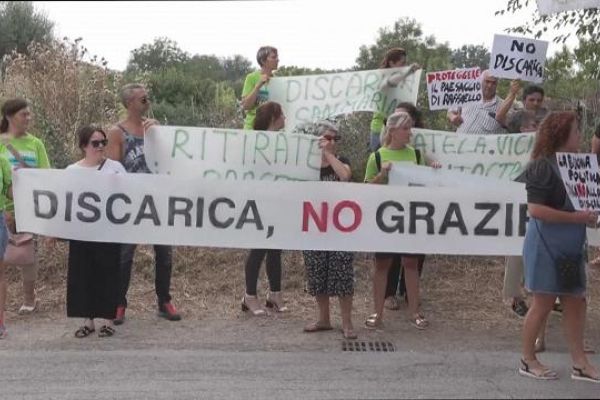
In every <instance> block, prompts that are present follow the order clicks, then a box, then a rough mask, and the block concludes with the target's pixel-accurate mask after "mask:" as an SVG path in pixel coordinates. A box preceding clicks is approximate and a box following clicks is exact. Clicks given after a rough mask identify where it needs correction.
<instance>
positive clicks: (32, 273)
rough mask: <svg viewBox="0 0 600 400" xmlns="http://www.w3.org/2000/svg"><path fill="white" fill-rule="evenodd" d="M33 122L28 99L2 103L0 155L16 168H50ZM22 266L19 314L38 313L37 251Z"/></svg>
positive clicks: (10, 218) (10, 223)
mask: <svg viewBox="0 0 600 400" xmlns="http://www.w3.org/2000/svg"><path fill="white" fill-rule="evenodd" d="M31 121H32V113H31V110H30V108H29V103H28V102H27V101H26V100H24V99H20V98H15V99H10V100H7V101H6V102H5V103H4V104H3V105H2V122H0V133H2V134H6V137H5V138H4V139H5V140H3V143H2V144H0V156H1V157H5V158H6V159H8V161H9V162H10V164H11V165H12V168H13V169H15V168H50V162H49V161H48V154H47V153H46V147H45V146H44V143H43V142H42V141H41V140H40V139H38V138H37V137H35V136H33V135H32V134H30V133H28V132H27V131H28V129H29V127H30V125H31ZM2 136H4V135H2ZM5 206H6V207H5V211H4V217H5V218H6V225H7V227H8V229H9V230H10V231H11V232H12V233H15V232H16V223H15V219H14V204H13V202H12V200H7V202H6V204H5ZM19 267H21V274H22V276H23V305H22V306H21V307H20V308H19V314H29V313H32V312H34V311H35V309H36V307H37V299H36V296H35V283H36V280H37V274H38V269H39V264H38V258H37V257H36V256H35V253H34V257H33V263H31V264H27V265H19Z"/></svg>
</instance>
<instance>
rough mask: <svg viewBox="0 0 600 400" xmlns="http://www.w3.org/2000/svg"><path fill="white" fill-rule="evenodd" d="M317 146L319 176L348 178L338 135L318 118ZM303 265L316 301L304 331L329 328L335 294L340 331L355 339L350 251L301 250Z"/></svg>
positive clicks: (332, 179)
mask: <svg viewBox="0 0 600 400" xmlns="http://www.w3.org/2000/svg"><path fill="white" fill-rule="evenodd" d="M317 134H318V135H319V147H320V148H321V150H322V158H321V180H322V181H343V182H347V181H349V180H350V179H351V178H352V170H351V169H350V162H349V161H348V159H346V158H345V157H341V156H338V155H337V154H336V143H337V142H338V141H339V140H340V139H341V136H340V134H339V132H338V129H337V127H336V126H335V125H333V124H331V123H328V122H321V123H319V124H318V127H317ZM302 255H303V256H304V265H305V266H306V276H307V281H308V293H309V294H310V295H311V296H314V297H315V299H316V302H317V311H318V314H317V321H316V322H312V323H310V324H308V325H307V326H306V327H305V328H304V332H318V331H327V330H331V329H333V328H332V326H331V320H330V316H329V298H330V297H332V296H338V298H339V301H340V309H341V314H342V334H343V336H344V338H345V339H356V337H357V336H356V334H355V333H354V331H353V327H352V296H353V295H354V268H353V265H352V262H353V260H354V254H353V253H350V252H346V251H313V250H305V251H303V252H302Z"/></svg>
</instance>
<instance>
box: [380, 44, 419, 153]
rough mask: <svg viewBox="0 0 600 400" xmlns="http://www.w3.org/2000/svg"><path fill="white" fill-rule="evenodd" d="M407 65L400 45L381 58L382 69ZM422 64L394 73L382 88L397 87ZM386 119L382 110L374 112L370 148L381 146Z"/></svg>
mask: <svg viewBox="0 0 600 400" xmlns="http://www.w3.org/2000/svg"><path fill="white" fill-rule="evenodd" d="M404 66H406V50H404V49H403V48H400V47H395V48H393V49H389V50H388V51H387V52H386V53H385V56H384V57H383V60H381V64H380V65H379V68H380V69H387V68H399V67H404ZM420 68H421V66H420V65H419V64H411V66H410V68H409V70H408V72H407V73H404V74H396V75H392V76H391V77H390V78H389V79H387V80H386V81H385V82H384V84H383V87H382V88H381V89H382V90H386V89H389V88H393V87H396V86H397V85H398V84H399V83H400V82H401V81H403V80H404V79H406V78H407V77H408V76H409V75H410V74H412V73H413V72H415V71H416V70H418V69H420ZM384 120H385V113H383V112H381V111H376V112H374V113H373V118H372V119H371V139H370V141H369V149H370V150H371V151H375V150H377V149H378V148H379V147H380V146H381V142H380V134H381V131H382V130H383V124H384Z"/></svg>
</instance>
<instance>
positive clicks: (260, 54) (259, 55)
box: [256, 46, 277, 67]
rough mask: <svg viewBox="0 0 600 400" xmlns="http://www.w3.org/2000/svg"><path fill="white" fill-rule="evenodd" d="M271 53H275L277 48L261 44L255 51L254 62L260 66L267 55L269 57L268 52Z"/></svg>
mask: <svg viewBox="0 0 600 400" xmlns="http://www.w3.org/2000/svg"><path fill="white" fill-rule="evenodd" d="M271 53H275V54H277V49H276V48H275V47H272V46H263V47H261V48H260V49H258V51H257V52H256V62H257V63H258V65H260V66H261V67H262V66H263V64H264V63H265V61H267V57H269V54H271Z"/></svg>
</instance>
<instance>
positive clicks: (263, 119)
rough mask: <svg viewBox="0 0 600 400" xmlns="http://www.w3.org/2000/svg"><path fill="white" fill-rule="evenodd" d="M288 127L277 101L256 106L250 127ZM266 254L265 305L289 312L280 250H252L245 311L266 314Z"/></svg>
mask: <svg viewBox="0 0 600 400" xmlns="http://www.w3.org/2000/svg"><path fill="white" fill-rule="evenodd" d="M284 126H285V117H284V115H283V111H282V109H281V106H280V105H279V104H278V103H275V102H272V101H268V102H266V103H263V104H261V105H260V106H258V108H257V109H256V116H255V118H254V120H253V125H252V128H251V129H254V130H257V131H279V130H281V129H283V127H284ZM265 256H266V259H267V261H266V264H267V278H268V279H269V289H270V292H269V294H268V295H267V300H266V306H267V308H272V309H273V310H275V311H277V312H284V311H287V310H288V308H287V307H286V306H284V305H283V298H282V297H281V250H273V249H252V250H250V254H248V258H247V259H246V267H245V272H246V294H245V295H244V297H243V298H242V311H250V312H251V313H252V314H253V315H257V316H258V315H264V314H265V310H264V309H263V308H262V307H261V305H260V302H259V300H258V295H257V293H256V292H257V284H258V273H259V272H260V265H261V264H262V261H263V259H264V258H265Z"/></svg>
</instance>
